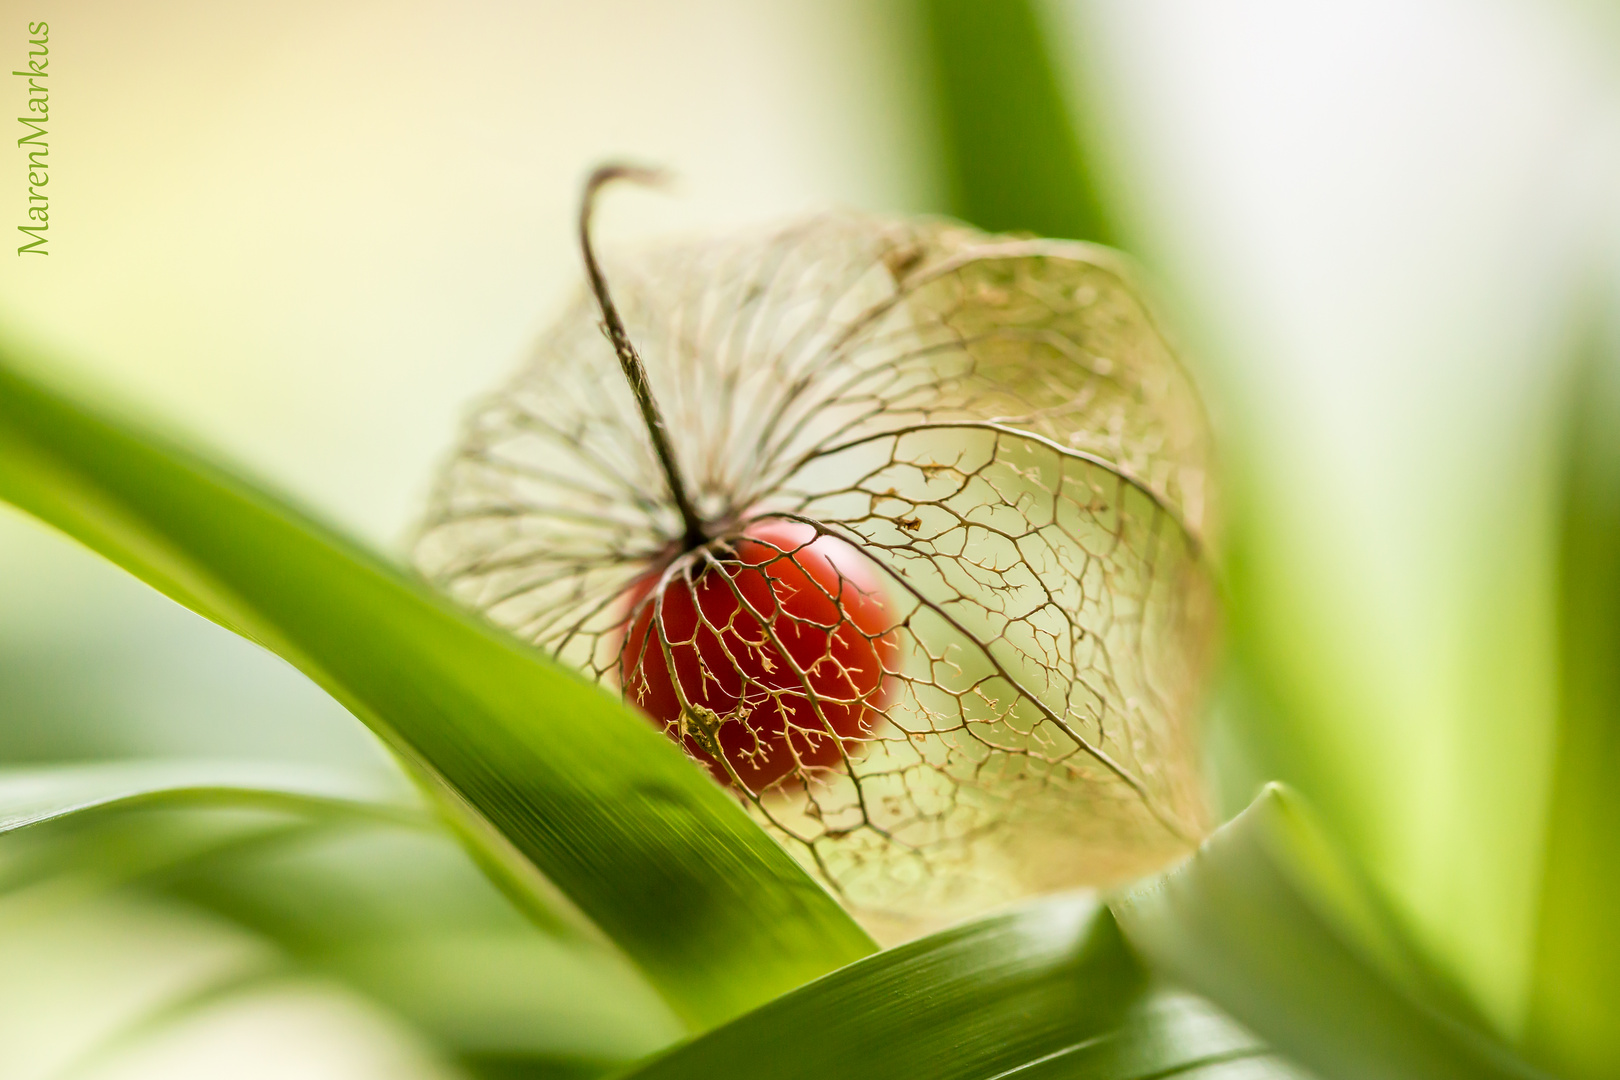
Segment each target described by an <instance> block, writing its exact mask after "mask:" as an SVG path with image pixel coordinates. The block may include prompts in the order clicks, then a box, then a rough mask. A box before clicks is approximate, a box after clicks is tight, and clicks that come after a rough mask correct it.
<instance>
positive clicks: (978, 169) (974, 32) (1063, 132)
mask: <svg viewBox="0 0 1620 1080" xmlns="http://www.w3.org/2000/svg"><path fill="white" fill-rule="evenodd" d="M921 3H922V15H923V22H924V25H925V26H926V28H927V45H928V56H929V61H930V66H931V68H932V69H933V72H934V79H935V84H936V88H937V96H936V101H937V102H938V108H939V112H940V124H941V128H942V131H941V136H942V139H943V143H944V151H945V161H944V166H945V168H944V173H945V177H946V180H947V183H948V186H949V192H950V212H951V213H953V214H955V215H956V216H957V217H960V218H962V219H963V220H965V221H968V222H971V223H972V224H974V225H977V226H979V227H980V228H981V229H988V230H990V231H992V232H1011V231H1028V232H1033V233H1036V234H1039V235H1041V236H1055V237H1062V238H1064V239H1069V240H1094V241H1096V242H1098V243H1103V244H1111V243H1117V242H1118V228H1117V225H1116V223H1115V222H1114V220H1113V218H1112V217H1111V216H1110V214H1109V213H1108V209H1107V206H1106V205H1105V204H1104V203H1103V201H1102V199H1101V198H1100V196H1099V192H1098V189H1097V182H1096V177H1095V175H1094V167H1093V164H1092V162H1091V160H1090V159H1089V156H1088V155H1086V154H1085V153H1083V152H1082V150H1081V144H1080V139H1079V137H1078V135H1077V134H1076V128H1075V124H1074V122H1073V120H1072V119H1071V116H1070V109H1069V105H1068V102H1067V101H1066V100H1065V98H1064V94H1063V92H1062V89H1061V86H1060V83H1059V81H1058V74H1059V73H1058V70H1057V68H1056V65H1055V63H1054V57H1053V56H1052V54H1051V51H1050V49H1049V46H1048V43H1047V41H1046V38H1045V36H1044V35H1043V34H1042V32H1041V25H1040V19H1039V17H1038V13H1037V10H1036V8H1035V5H1034V4H1032V3H1031V2H1030V0H999V2H996V3H986V2H984V0H921Z"/></svg>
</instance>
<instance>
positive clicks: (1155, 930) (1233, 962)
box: [1113, 785, 1540, 1080]
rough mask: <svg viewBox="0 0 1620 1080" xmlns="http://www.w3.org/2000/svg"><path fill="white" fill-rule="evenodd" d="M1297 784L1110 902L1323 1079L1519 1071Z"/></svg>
mask: <svg viewBox="0 0 1620 1080" xmlns="http://www.w3.org/2000/svg"><path fill="white" fill-rule="evenodd" d="M1362 884H1363V883H1362V882H1360V881H1359V879H1356V878H1354V877H1353V872H1352V871H1350V870H1349V869H1348V867H1347V866H1346V865H1345V864H1343V863H1342V862H1340V861H1339V860H1338V857H1337V853H1336V852H1335V851H1334V850H1333V849H1332V848H1331V847H1330V846H1329V845H1328V844H1327V841H1326V840H1325V838H1324V837H1323V835H1322V834H1321V833H1320V832H1318V831H1317V830H1316V828H1315V826H1314V823H1313V822H1312V821H1311V819H1310V818H1309V816H1308V815H1307V813H1306V811H1305V809H1304V807H1303V805H1302V804H1301V803H1300V802H1299V800H1298V798H1297V796H1294V795H1292V794H1291V793H1289V792H1288V791H1287V790H1286V789H1284V788H1281V787H1280V786H1278V785H1271V786H1270V787H1268V788H1267V789H1266V790H1265V792H1263V793H1262V794H1261V796H1260V797H1259V798H1258V799H1256V800H1255V802H1254V803H1253V804H1252V805H1251V806H1250V807H1249V809H1247V810H1245V811H1244V812H1243V813H1242V814H1240V815H1238V817H1236V818H1234V819H1233V820H1232V821H1231V822H1229V823H1228V824H1227V825H1225V826H1223V827H1222V828H1221V829H1219V830H1217V831H1216V833H1215V834H1214V835H1213V836H1212V837H1211V838H1210V839H1209V840H1208V841H1206V842H1205V844H1204V846H1203V847H1202V848H1201V849H1200V850H1199V851H1198V853H1197V854H1196V855H1194V856H1192V857H1191V858H1189V859H1188V860H1187V861H1185V862H1184V863H1182V864H1181V865H1180V866H1178V867H1176V868H1174V869H1172V870H1170V871H1169V872H1167V873H1166V874H1164V875H1163V876H1161V877H1159V878H1155V879H1152V880H1150V881H1148V882H1145V883H1143V884H1141V885H1138V886H1136V887H1133V888H1132V889H1130V890H1128V891H1127V892H1125V893H1124V894H1122V895H1121V897H1120V898H1119V899H1117V900H1116V901H1115V903H1114V905H1113V906H1114V911H1115V913H1116V915H1117V916H1118V918H1119V921H1120V925H1121V927H1122V928H1123V929H1124V931H1125V935H1126V937H1127V939H1128V940H1129V941H1130V943H1131V945H1132V946H1133V947H1134V948H1135V949H1136V950H1137V951H1138V952H1139V953H1140V954H1141V955H1142V956H1143V957H1144V958H1146V959H1147V960H1148V962H1149V963H1150V965H1151V966H1153V967H1154V968H1155V969H1156V970H1158V971H1160V972H1162V973H1163V974H1165V975H1166V976H1167V977H1169V978H1172V979H1174V980H1176V981H1177V982H1178V983H1180V984H1181V985H1184V986H1187V987H1189V988H1190V989H1192V990H1194V991H1196V992H1197V993H1199V994H1202V995H1204V996H1205V997H1207V998H1209V999H1210V1000H1211V1001H1213V1002H1215V1003H1216V1004H1217V1005H1219V1006H1220V1007H1221V1008H1223V1009H1225V1010H1226V1011H1227V1012H1229V1013H1230V1014H1231V1015H1232V1016H1234V1017H1235V1018H1237V1019H1238V1020H1239V1021H1240V1022H1242V1023H1243V1024H1245V1025H1247V1026H1248V1027H1250V1028H1251V1029H1253V1030H1254V1031H1255V1032H1256V1033H1257V1034H1258V1035H1259V1036H1260V1037H1261V1038H1264V1039H1266V1040H1267V1041H1268V1042H1269V1043H1271V1045H1273V1046H1274V1047H1276V1049H1277V1050H1278V1051H1280V1052H1281V1053H1283V1054H1285V1055H1288V1056H1289V1057H1290V1058H1291V1059H1293V1060H1297V1061H1298V1062H1300V1063H1301V1064H1303V1065H1304V1066H1306V1067H1307V1068H1309V1069H1310V1070H1312V1071H1313V1072H1315V1073H1317V1074H1319V1075H1320V1076H1322V1077H1324V1078H1328V1080H1363V1078H1372V1077H1378V1078H1381V1080H1393V1078H1400V1077H1410V1078H1412V1080H1419V1078H1425V1080H1443V1078H1447V1077H1450V1078H1456V1080H1464V1078H1471V1080H1508V1078H1515V1080H1529V1078H1533V1077H1537V1076H1539V1075H1540V1074H1539V1073H1537V1072H1536V1070H1535V1069H1533V1068H1531V1067H1530V1066H1529V1065H1527V1064H1525V1063H1524V1062H1522V1061H1520V1060H1518V1059H1517V1058H1515V1057H1514V1056H1513V1055H1512V1054H1511V1053H1510V1052H1509V1051H1508V1050H1507V1049H1506V1048H1505V1047H1503V1046H1501V1045H1499V1044H1497V1043H1496V1042H1495V1041H1493V1040H1492V1039H1491V1038H1490V1037H1489V1036H1488V1035H1486V1034H1485V1032H1484V1030H1483V1027H1482V1025H1480V1024H1479V1023H1478V1021H1477V1018H1476V1017H1474V1016H1472V1015H1471V1014H1470V1012H1469V1010H1468V1008H1467V1006H1466V1005H1465V1004H1463V999H1462V997H1461V995H1460V994H1459V993H1457V992H1455V990H1454V989H1453V988H1452V987H1451V986H1450V985H1449V984H1448V983H1447V981H1446V980H1445V979H1444V978H1443V977H1441V976H1440V975H1438V974H1436V973H1435V972H1434V970H1433V969H1432V968H1431V967H1430V966H1429V965H1428V964H1427V963H1426V961H1425V960H1424V958H1423V957H1422V956H1421V955H1420V954H1419V953H1418V952H1417V951H1416V950H1415V949H1414V948H1413V947H1411V946H1410V945H1409V944H1408V943H1407V942H1406V941H1405V939H1404V938H1403V937H1401V936H1400V935H1399V933H1398V931H1397V930H1396V928H1395V926H1394V924H1393V922H1392V921H1390V920H1388V919H1386V918H1385V914H1386V913H1385V912H1384V911H1383V910H1382V908H1381V907H1379V905H1378V904H1377V902H1376V900H1375V899H1374V898H1373V896H1372V894H1371V893H1370V891H1367V890H1365V889H1364V888H1363V887H1362Z"/></svg>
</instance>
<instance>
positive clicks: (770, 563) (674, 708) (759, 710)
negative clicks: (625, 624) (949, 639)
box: [620, 521, 899, 792]
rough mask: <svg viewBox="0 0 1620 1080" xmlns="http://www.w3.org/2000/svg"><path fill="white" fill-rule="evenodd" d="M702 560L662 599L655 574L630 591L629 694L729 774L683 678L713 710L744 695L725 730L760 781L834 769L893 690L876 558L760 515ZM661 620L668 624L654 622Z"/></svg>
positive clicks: (742, 766)
mask: <svg viewBox="0 0 1620 1080" xmlns="http://www.w3.org/2000/svg"><path fill="white" fill-rule="evenodd" d="M699 567H700V568H701V569H695V570H694V571H693V578H694V579H695V580H694V581H693V582H688V581H686V580H681V579H676V580H673V581H672V582H671V583H670V584H669V585H668V586H667V587H666V588H665V589H664V593H663V597H662V603H660V602H659V597H657V596H654V595H652V593H653V590H654V589H655V588H656V587H657V583H658V580H659V577H660V574H659V573H657V572H655V573H653V574H650V575H648V576H647V577H646V578H644V579H643V581H642V582H641V583H640V584H639V585H638V586H637V587H636V588H635V590H634V591H633V593H632V595H631V611H632V612H634V615H633V617H632V619H631V623H630V630H629V632H628V634H626V636H625V643H624V653H623V656H622V659H621V661H620V674H621V675H622V677H623V679H624V687H625V691H626V693H627V695H628V696H629V698H630V700H632V701H634V702H635V703H636V704H637V705H640V706H641V708H642V709H644V710H645V711H646V712H647V714H648V715H650V716H651V717H652V718H653V719H654V720H656V721H658V722H659V723H660V724H663V725H665V726H666V729H667V730H668V731H669V732H670V734H671V736H672V737H676V738H682V741H683V742H684V744H685V746H686V749H687V750H688V751H689V752H690V753H691V754H692V755H693V756H694V757H696V758H698V759H699V760H701V761H703V762H706V763H707V764H708V766H709V769H710V771H711V772H713V773H714V775H715V777H716V778H717V779H719V780H720V781H721V782H722V783H730V782H731V772H730V771H728V770H727V769H726V767H725V766H724V765H722V764H721V762H720V761H718V760H717V759H716V758H715V756H714V755H713V754H711V753H710V752H709V750H708V749H707V748H705V746H704V745H703V744H702V743H701V742H700V741H699V740H698V739H697V738H696V737H694V735H693V734H692V733H691V732H690V731H688V733H687V734H686V735H685V736H684V737H682V736H681V734H680V728H679V725H678V723H677V722H678V721H679V720H680V719H681V695H680V694H677V693H676V680H678V681H679V684H680V689H681V691H682V694H684V696H685V698H686V701H687V702H688V703H690V704H692V705H696V706H700V707H701V708H702V709H703V710H706V711H707V712H709V713H712V714H717V715H718V716H719V717H722V718H728V717H734V716H736V715H737V714H738V710H739V707H741V710H742V712H741V716H740V718H738V719H730V720H728V722H726V723H724V724H722V725H721V726H720V728H719V730H718V733H717V738H718V743H719V750H720V753H721V754H722V755H723V756H724V758H725V760H726V763H728V764H729V765H730V766H731V770H734V771H735V773H736V776H737V779H738V780H740V781H741V782H742V783H743V784H744V785H745V786H747V787H748V788H749V789H750V790H752V791H756V792H757V791H760V790H762V789H763V788H765V787H768V786H769V785H771V784H773V783H775V782H776V781H778V780H780V779H782V778H783V777H785V776H788V775H790V774H797V775H800V776H806V775H813V774H814V773H815V772H816V771H818V770H824V769H829V768H836V767H838V766H839V765H840V764H841V763H842V761H843V758H844V755H845V754H852V753H854V752H855V751H856V750H858V749H859V745H860V742H861V741H862V740H864V739H868V738H870V737H871V736H872V735H873V733H874V731H875V729H876V727H877V725H878V724H879V723H880V722H881V719H882V715H881V714H882V710H883V709H884V708H885V707H887V705H888V703H889V699H890V698H891V697H892V696H893V689H894V686H893V682H894V680H893V679H892V678H891V677H890V674H889V673H892V672H893V671H894V670H895V662H896V658H897V656H898V653H899V646H898V644H897V643H896V641H895V631H894V618H893V611H892V609H891V607H890V605H889V603H888V601H887V599H886V598H885V595H884V593H883V590H882V588H881V586H880V583H879V581H878V580H877V575H876V572H875V571H874V569H873V568H872V567H871V565H870V564H869V563H868V562H866V560H865V559H864V558H862V556H861V555H860V554H859V553H858V552H857V551H856V550H855V549H854V548H852V547H850V546H849V545H848V544H846V543H844V542H843V541H841V540H838V539H836V538H834V537H831V536H817V535H816V531H815V529H813V528H812V527H810V526H809V525H805V524H803V523H801V522H794V521H765V522H762V523H760V524H757V525H752V526H750V527H749V528H748V529H746V530H745V531H744V533H743V538H742V539H741V540H739V541H737V542H736V545H735V551H734V553H732V554H731V555H730V556H729V557H724V558H723V560H722V561H721V562H720V565H719V566H715V565H713V564H708V565H707V566H706V567H704V566H703V564H699ZM700 613H701V618H700V617H699V616H700ZM654 618H657V619H658V620H659V627H660V629H661V631H662V632H661V633H659V634H652V633H649V631H650V630H651V629H652V625H653V619H654ZM660 638H662V640H663V642H664V643H666V644H667V650H668V651H667V654H666V650H665V647H664V646H663V645H661V644H660ZM672 675H673V678H672ZM697 715H698V716H702V714H701V713H699V714H697ZM691 722H692V721H691V718H690V717H689V718H688V724H689V725H690V724H691ZM710 745H713V743H712V742H711V744H710Z"/></svg>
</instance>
